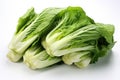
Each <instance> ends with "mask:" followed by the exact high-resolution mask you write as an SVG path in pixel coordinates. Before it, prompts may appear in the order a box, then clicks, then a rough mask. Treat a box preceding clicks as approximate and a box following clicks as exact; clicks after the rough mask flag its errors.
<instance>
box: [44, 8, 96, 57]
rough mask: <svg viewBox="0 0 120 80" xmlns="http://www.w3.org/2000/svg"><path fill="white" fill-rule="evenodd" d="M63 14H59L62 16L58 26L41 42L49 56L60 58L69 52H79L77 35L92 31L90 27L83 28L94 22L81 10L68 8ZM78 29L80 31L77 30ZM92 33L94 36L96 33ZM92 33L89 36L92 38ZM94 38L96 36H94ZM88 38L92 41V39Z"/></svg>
mask: <svg viewBox="0 0 120 80" xmlns="http://www.w3.org/2000/svg"><path fill="white" fill-rule="evenodd" d="M63 13H64V14H63ZM63 13H60V16H61V14H62V18H61V20H60V22H59V24H58V25H57V26H56V27H55V28H54V29H53V30H52V31H51V32H50V33H49V34H48V35H47V36H46V38H45V39H44V40H43V42H42V44H43V46H44V48H45V49H46V51H47V52H48V54H49V55H51V56H62V55H65V54H68V53H70V52H74V51H79V46H81V45H78V44H80V43H79V42H80V40H79V39H81V38H79V37H78V36H77V35H79V34H82V33H83V32H84V30H85V29H88V30H92V29H94V28H92V27H91V28H86V27H85V28H84V26H86V25H89V24H92V23H94V21H93V20H92V19H90V18H88V17H87V16H86V14H85V12H84V11H83V9H82V8H80V7H68V8H67V9H65V10H64V12H63ZM79 28H80V30H78V29H79ZM76 30H77V31H76ZM75 31H76V32H75ZM85 31H86V30H85ZM94 33H95V34H96V32H94ZM94 33H93V34H92V35H91V36H93V35H94ZM88 34H89V33H88ZM95 37H98V36H97V35H96V36H95ZM90 38H91V39H92V37H90ZM88 39H89V38H88ZM84 40H87V39H84ZM76 44H77V45H76ZM87 47H89V46H87ZM90 47H91V46H90ZM80 49H81V48H80ZM82 49H83V48H82ZM85 50H86V49H85Z"/></svg>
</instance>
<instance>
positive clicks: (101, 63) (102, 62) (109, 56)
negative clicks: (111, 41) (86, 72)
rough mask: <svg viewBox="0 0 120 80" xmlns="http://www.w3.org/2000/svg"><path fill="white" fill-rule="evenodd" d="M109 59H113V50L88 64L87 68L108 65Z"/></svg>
mask: <svg viewBox="0 0 120 80" xmlns="http://www.w3.org/2000/svg"><path fill="white" fill-rule="evenodd" d="M111 60H113V51H110V52H109V53H108V54H107V55H106V56H104V57H101V58H99V60H98V62H96V63H94V64H90V65H89V66H88V69H93V68H104V67H108V66H109V65H110V64H111V62H112V61H111Z"/></svg>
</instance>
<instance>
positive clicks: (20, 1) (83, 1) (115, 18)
mask: <svg viewBox="0 0 120 80" xmlns="http://www.w3.org/2000/svg"><path fill="white" fill-rule="evenodd" d="M32 6H33V7H34V8H35V10H36V12H41V11H42V10H43V9H44V8H46V7H67V6H81V7H82V8H83V9H84V10H85V11H86V14H87V15H88V16H90V17H92V18H93V19H94V20H95V21H96V22H101V23H106V24H107V23H110V24H114V25H115V33H114V38H115V41H117V43H116V44H115V46H114V48H113V49H112V52H111V53H110V54H109V55H107V56H105V57H104V58H101V59H100V60H99V61H98V62H97V63H96V64H92V65H89V66H88V67H87V68H85V69H78V68H76V67H74V66H67V65H64V64H63V65H56V66H53V67H50V68H45V69H42V70H31V69H29V68H28V67H27V66H26V65H24V64H23V63H22V62H20V63H12V62H10V61H9V60H8V59H7V57H6V54H7V52H8V48H7V46H8V44H9V42H10V40H11V38H12V35H13V33H14V31H15V28H16V24H17V20H18V18H19V17H20V16H21V15H22V14H24V13H25V12H26V10H27V9H28V8H30V7H32ZM119 50H120V0H0V80H120V51H119Z"/></svg>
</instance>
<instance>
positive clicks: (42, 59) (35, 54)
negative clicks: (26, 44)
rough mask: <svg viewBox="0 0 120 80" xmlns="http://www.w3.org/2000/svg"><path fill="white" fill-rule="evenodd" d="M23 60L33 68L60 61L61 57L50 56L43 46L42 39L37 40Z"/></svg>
mask: <svg viewBox="0 0 120 80" xmlns="http://www.w3.org/2000/svg"><path fill="white" fill-rule="evenodd" d="M23 60H24V63H25V64H26V65H27V66H28V67H30V68H31V69H40V68H44V67H48V66H50V65H53V64H55V63H58V62H60V61H61V58H59V57H51V56H49V55H48V54H47V52H46V51H45V49H44V48H43V47H42V46H41V44H40V40H37V41H35V42H34V43H33V44H32V45H31V46H30V48H28V49H27V51H26V52H25V55H24V56H23Z"/></svg>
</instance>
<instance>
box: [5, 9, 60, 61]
mask: <svg viewBox="0 0 120 80" xmlns="http://www.w3.org/2000/svg"><path fill="white" fill-rule="evenodd" d="M61 10H62V9H60V8H47V9H45V10H44V11H43V12H41V13H40V14H38V15H37V14H36V13H35V12H34V8H31V9H29V10H28V11H27V12H26V14H25V15H23V16H22V17H20V19H19V21H18V26H17V30H16V33H15V34H14V36H13V38H12V40H11V42H10V44H9V49H10V51H9V53H8V54H7V56H8V58H9V59H10V60H11V61H13V62H17V61H19V60H20V59H21V58H22V56H23V55H24V52H25V51H26V50H27V48H28V47H29V46H30V45H31V44H32V43H33V42H34V41H35V40H36V39H37V38H40V37H41V36H42V35H43V34H46V33H47V32H48V31H49V30H51V29H52V28H54V26H51V24H52V23H53V22H54V20H55V16H56V15H57V14H58V13H59V12H60V11H61ZM34 17H35V18H34Z"/></svg>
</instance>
